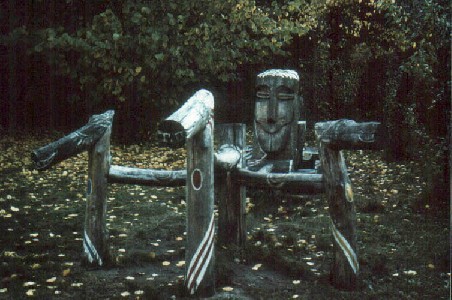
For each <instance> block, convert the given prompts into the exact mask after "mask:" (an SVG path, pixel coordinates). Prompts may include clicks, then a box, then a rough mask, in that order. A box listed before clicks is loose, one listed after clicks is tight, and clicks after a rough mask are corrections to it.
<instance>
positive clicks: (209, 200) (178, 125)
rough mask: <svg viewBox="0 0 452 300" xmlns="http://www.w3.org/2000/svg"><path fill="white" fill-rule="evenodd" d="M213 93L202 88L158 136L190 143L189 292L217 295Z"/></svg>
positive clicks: (187, 275)
mask: <svg viewBox="0 0 452 300" xmlns="http://www.w3.org/2000/svg"><path fill="white" fill-rule="evenodd" d="M213 108H214V99H213V95H212V94H211V93H210V92H209V91H206V90H200V91H198V92H197V93H196V94H195V95H193V96H192V97H191V98H190V99H188V100H187V102H186V103H185V104H184V105H183V106H182V107H181V108H180V109H179V110H177V111H176V112H175V113H173V114H172V115H171V116H170V117H168V118H167V119H166V120H165V121H163V122H162V123H161V124H160V126H159V137H160V138H161V139H162V140H163V141H165V142H167V143H169V144H172V145H180V143H183V142H185V141H186V145H187V185H186V193H187V194H186V197H187V247H186V250H185V261H186V262H187V269H186V276H185V284H186V289H187V291H188V293H189V294H190V295H195V296H197V297H210V296H213V295H214V294H215V270H214V260H215V258H214V253H215V252H214V237H215V218H214V154H213Z"/></svg>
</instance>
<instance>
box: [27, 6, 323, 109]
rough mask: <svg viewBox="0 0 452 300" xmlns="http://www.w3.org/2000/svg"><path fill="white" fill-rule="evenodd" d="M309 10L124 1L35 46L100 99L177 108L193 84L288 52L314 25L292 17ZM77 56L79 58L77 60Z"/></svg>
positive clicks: (43, 33)
mask: <svg viewBox="0 0 452 300" xmlns="http://www.w3.org/2000/svg"><path fill="white" fill-rule="evenodd" d="M306 7H308V6H307V4H306V2H305V1H291V2H289V3H288V4H285V5H279V4H277V3H276V2H274V3H273V4H272V5H271V6H269V7H259V6H257V5H256V3H255V2H254V1H244V0H230V1H207V0H206V1H184V2H180V1H165V2H143V3H140V2H139V1H126V2H125V3H124V4H123V6H122V8H121V10H120V11H113V10H112V9H107V10H105V11H104V12H102V13H100V14H98V15H96V16H94V18H93V20H92V22H91V23H90V24H88V25H87V26H86V27H82V28H80V29H79V30H77V31H76V32H74V33H68V32H67V31H66V30H64V29H62V28H47V29H44V30H40V31H38V32H36V33H35V34H36V35H37V39H36V41H38V42H36V43H35V45H34V48H33V49H34V51H35V52H45V53H46V54H47V55H49V58H50V56H51V58H50V60H51V61H54V62H55V63H56V65H57V66H58V67H59V71H60V72H62V73H63V74H67V75H71V77H73V78H75V79H77V80H78V82H79V84H80V88H81V89H82V90H85V91H87V92H88V93H89V94H90V96H91V97H93V99H96V100H97V101H100V99H115V100H119V101H126V100H127V98H129V91H130V89H133V90H134V92H135V93H136V94H137V95H136V96H137V97H138V99H141V100H140V101H151V102H153V103H155V104H158V105H160V104H163V105H166V106H171V105H174V104H176V102H177V101H180V100H183V99H180V94H181V92H183V91H184V89H186V87H187V86H190V85H191V84H197V83H200V82H204V83H205V82H215V81H222V82H226V81H230V80H234V79H236V76H237V69H238V68H239V66H242V65H249V64H257V63H263V62H265V61H266V60H268V59H270V58H271V57H272V56H273V55H284V54H285V51H284V50H283V49H282V48H283V46H284V45H287V44H288V43H290V41H291V39H292V35H293V34H299V35H301V34H306V33H307V32H308V31H309V29H311V28H312V26H314V25H315V22H314V18H312V16H311V17H310V18H308V19H306V18H307V17H306V16H303V17H300V18H299V19H294V16H296V15H297V14H298V13H300V12H301V11H303V9H305V8H306ZM310 13H312V12H310ZM300 22H305V24H303V26H301V27H300V26H298V25H299V24H300ZM74 53H76V54H77V57H78V59H77V60H76V61H71V58H72V57H73V55H74ZM185 93H186V91H185ZM176 100H177V101H176Z"/></svg>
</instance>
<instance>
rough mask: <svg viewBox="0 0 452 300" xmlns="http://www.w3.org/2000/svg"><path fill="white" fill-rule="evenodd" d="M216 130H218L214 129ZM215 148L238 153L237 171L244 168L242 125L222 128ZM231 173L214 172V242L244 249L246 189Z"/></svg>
mask: <svg viewBox="0 0 452 300" xmlns="http://www.w3.org/2000/svg"><path fill="white" fill-rule="evenodd" d="M217 128H218V126H217ZM216 135H217V141H218V145H225V144H229V145H234V146H237V147H238V148H239V149H240V151H241V152H242V158H241V160H240V161H239V163H238V167H240V168H244V167H245V161H244V159H243V149H245V146H246V139H245V138H246V125H245V124H238V123H236V124H222V125H221V126H220V127H219V128H218V130H217V131H216ZM232 173H234V171H225V170H218V174H216V176H215V186H216V187H217V189H216V191H217V197H218V213H219V216H218V241H219V243H220V244H224V245H227V244H234V245H237V246H239V247H243V246H245V242H246V218H245V217H246V216H245V213H246V187H245V186H241V185H240V184H239V183H238V182H237V181H235V180H233V178H232V177H233V174H232Z"/></svg>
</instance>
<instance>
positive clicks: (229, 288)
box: [223, 286, 234, 292]
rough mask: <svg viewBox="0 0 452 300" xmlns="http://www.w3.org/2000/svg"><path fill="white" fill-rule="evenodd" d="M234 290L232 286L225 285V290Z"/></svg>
mask: <svg viewBox="0 0 452 300" xmlns="http://www.w3.org/2000/svg"><path fill="white" fill-rule="evenodd" d="M233 290H234V288H233V287H230V286H225V287H223V291H225V292H232V291H233Z"/></svg>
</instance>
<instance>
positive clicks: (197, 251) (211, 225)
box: [188, 214, 214, 270]
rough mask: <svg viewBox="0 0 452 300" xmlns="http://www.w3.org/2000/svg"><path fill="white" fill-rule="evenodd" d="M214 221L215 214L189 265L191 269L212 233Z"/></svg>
mask: <svg viewBox="0 0 452 300" xmlns="http://www.w3.org/2000/svg"><path fill="white" fill-rule="evenodd" d="M213 221H214V215H213V214H212V217H211V219H210V223H209V227H208V228H207V231H206V234H205V235H204V237H203V239H202V241H201V243H199V246H198V248H197V249H196V252H195V254H194V255H193V258H192V260H191V261H190V265H189V267H188V270H190V269H191V268H192V266H193V264H194V262H195V260H196V257H197V256H198V255H199V252H200V251H201V249H202V246H203V244H204V243H205V242H206V240H207V238H209V236H210V233H211V231H212V230H211V228H212V227H213Z"/></svg>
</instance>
